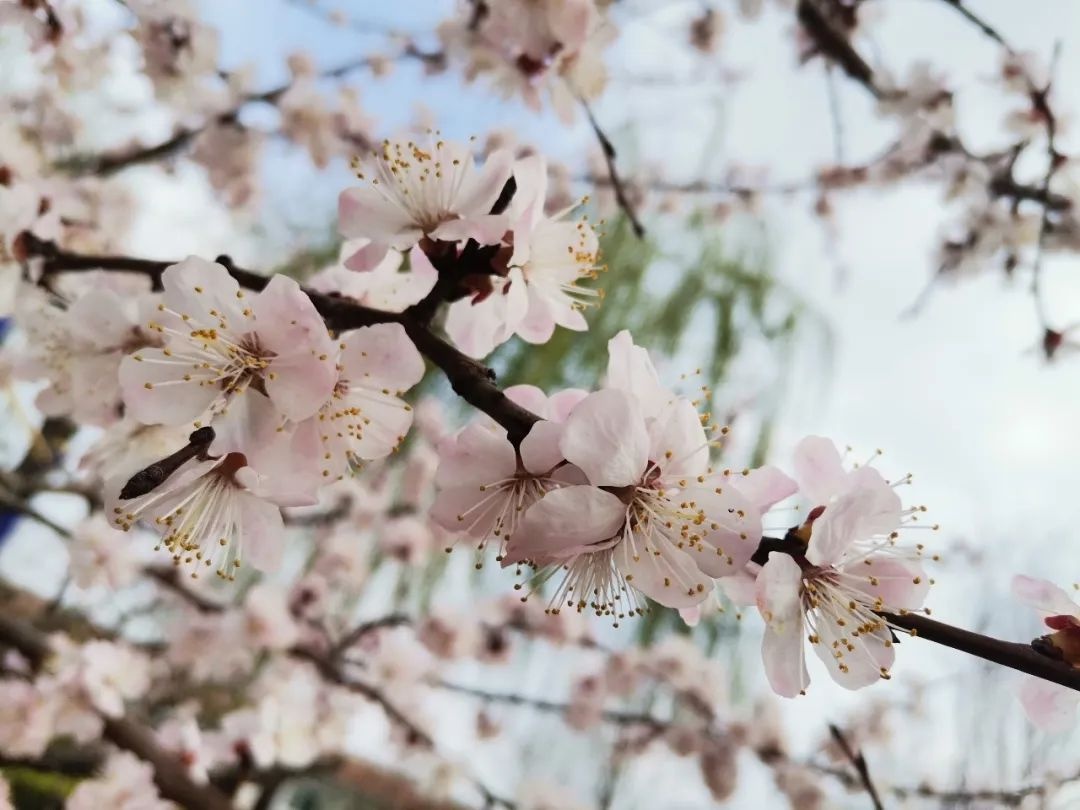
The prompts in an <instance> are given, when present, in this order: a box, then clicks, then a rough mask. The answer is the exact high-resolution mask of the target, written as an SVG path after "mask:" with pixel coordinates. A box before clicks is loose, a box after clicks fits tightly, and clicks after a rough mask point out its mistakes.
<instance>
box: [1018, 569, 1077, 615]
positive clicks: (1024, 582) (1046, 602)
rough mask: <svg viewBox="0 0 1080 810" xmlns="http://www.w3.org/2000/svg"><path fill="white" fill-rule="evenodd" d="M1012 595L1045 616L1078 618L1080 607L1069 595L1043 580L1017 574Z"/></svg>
mask: <svg viewBox="0 0 1080 810" xmlns="http://www.w3.org/2000/svg"><path fill="white" fill-rule="evenodd" d="M1012 594H1013V597H1014V598H1015V599H1017V600H1018V601H1020V602H1023V603H1024V604H1026V605H1030V606H1031V607H1033V608H1035V610H1038V611H1039V612H1041V613H1044V614H1046V615H1047V616H1075V617H1077V618H1080V607H1078V606H1077V604H1076V603H1075V602H1074V601H1073V600H1072V599H1071V598H1070V597H1069V594H1068V593H1067V592H1066V591H1065V590H1063V589H1062V588H1059V587H1058V586H1057V585H1055V584H1054V583H1052V582H1047V581H1046V580H1045V579H1036V578H1035V577H1027V576H1024V575H1023V574H1018V575H1017V576H1015V577H1013V581H1012Z"/></svg>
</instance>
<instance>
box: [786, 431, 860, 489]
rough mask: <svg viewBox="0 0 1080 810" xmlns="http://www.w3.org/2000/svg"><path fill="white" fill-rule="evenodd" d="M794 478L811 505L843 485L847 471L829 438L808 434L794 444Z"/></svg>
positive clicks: (842, 487) (843, 486)
mask: <svg viewBox="0 0 1080 810" xmlns="http://www.w3.org/2000/svg"><path fill="white" fill-rule="evenodd" d="M794 468H795V480H797V481H798V482H799V492H801V493H802V494H803V496H804V497H805V498H806V499H807V500H808V501H809V502H810V503H811V504H813V505H814V506H819V505H821V504H827V503H828V502H829V501H830V500H832V498H834V497H835V496H837V495H839V494H840V493H841V492H843V490H844V489H845V485H846V482H847V475H848V474H847V472H846V471H845V470H844V467H843V464H842V463H841V461H840V453H839V452H837V449H836V445H835V444H833V442H832V440H831V439H826V438H824V437H822V436H807V437H806V438H805V439H803V440H802V441H801V442H799V444H798V446H796V448H795V460H794Z"/></svg>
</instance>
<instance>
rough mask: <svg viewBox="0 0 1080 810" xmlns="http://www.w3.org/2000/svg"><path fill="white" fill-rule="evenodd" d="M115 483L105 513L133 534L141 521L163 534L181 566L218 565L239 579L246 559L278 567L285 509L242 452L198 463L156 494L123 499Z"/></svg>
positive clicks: (225, 573) (186, 467) (163, 541)
mask: <svg viewBox="0 0 1080 810" xmlns="http://www.w3.org/2000/svg"><path fill="white" fill-rule="evenodd" d="M121 483H122V482H119V481H114V482H113V483H112V485H111V486H110V490H111V494H110V495H109V497H108V498H107V499H106V505H105V512H106V515H107V517H108V518H109V520H110V521H111V522H112V524H113V525H114V526H116V527H117V528H118V529H122V530H123V531H130V530H131V528H132V527H133V526H134V525H135V524H136V523H137V522H139V521H140V520H145V521H147V523H148V525H149V526H150V527H151V528H153V529H154V531H156V532H158V533H159V534H160V535H161V542H160V543H159V545H158V548H161V547H162V546H164V547H165V548H166V549H167V550H168V551H169V552H170V553H171V554H172V556H173V560H174V561H175V562H176V563H177V564H180V563H184V564H186V565H192V566H193V571H192V575H193V576H195V575H197V573H198V571H199V569H200V568H201V567H206V568H210V567H213V568H214V570H216V572H217V574H218V576H220V577H223V578H225V579H235V575H236V569H237V568H239V567H240V565H241V561H242V560H250V561H251V563H252V564H254V565H255V567H256V568H258V569H260V570H262V571H272V570H274V569H276V568H277V566H278V564H279V563H280V559H281V552H282V545H283V542H284V525H283V523H282V519H281V511H280V510H279V509H278V507H277V506H276V505H275V504H274V503H271V502H270V501H268V500H264V498H263V497H260V495H259V494H257V493H260V492H264V490H263V489H262V485H261V482H260V476H259V473H257V472H256V471H255V470H253V469H252V468H251V467H249V466H247V459H246V458H245V457H244V456H243V455H241V454H239V453H229V454H228V455H225V456H222V457H220V458H217V459H211V458H208V459H206V460H201V461H200V460H193V461H191V462H188V463H187V464H185V465H184V466H182V467H181V468H180V469H179V470H178V471H177V472H175V473H173V474H172V475H171V476H169V477H168V478H167V479H166V480H165V481H164V482H163V483H162V484H159V485H158V486H157V487H155V488H154V489H153V490H152V491H150V492H149V493H147V494H145V495H140V496H138V497H135V498H131V499H129V500H122V499H121V498H120V494H119V493H120V484H121Z"/></svg>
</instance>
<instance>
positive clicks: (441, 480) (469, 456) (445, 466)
mask: <svg viewBox="0 0 1080 810" xmlns="http://www.w3.org/2000/svg"><path fill="white" fill-rule="evenodd" d="M516 471H517V457H516V456H515V454H514V446H513V445H512V444H510V442H509V441H507V439H506V434H505V433H503V432H501V431H499V430H493V429H492V428H489V427H487V426H486V425H483V424H480V423H473V424H471V425H467V426H466V427H465V428H464V429H462V430H461V432H460V433H458V434H457V435H455V436H448V437H447V438H445V439H444V440H443V441H442V442H441V443H440V444H439V469H438V471H437V472H436V474H435V483H436V484H437V485H438V486H440V487H458V486H468V485H477V486H479V485H481V484H485V485H486V484H490V483H493V482H495V481H499V480H500V479H503V478H507V477H509V476H511V475H513V474H514V473H515V472H516Z"/></svg>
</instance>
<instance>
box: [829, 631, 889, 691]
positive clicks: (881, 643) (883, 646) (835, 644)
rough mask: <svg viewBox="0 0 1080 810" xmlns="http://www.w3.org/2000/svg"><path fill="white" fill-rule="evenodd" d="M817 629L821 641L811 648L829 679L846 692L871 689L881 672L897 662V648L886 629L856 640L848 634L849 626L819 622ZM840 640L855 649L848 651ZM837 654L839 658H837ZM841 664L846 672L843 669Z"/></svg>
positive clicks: (862, 634)
mask: <svg viewBox="0 0 1080 810" xmlns="http://www.w3.org/2000/svg"><path fill="white" fill-rule="evenodd" d="M816 629H817V632H818V636H819V637H820V639H821V640H820V641H819V642H818V643H817V644H812V645H811V646H812V647H813V648H814V652H816V653H817V656H818V658H820V659H821V661H822V663H824V664H825V666H826V668H827V669H828V670H829V675H831V676H832V679H833V680H834V681H836V682H837V683H838V684H840V685H841V686H843V687H844V688H845V689H864V688H865V687H867V686H872V685H873V684H875V683H877V682H878V681H879V680H881V676H882V670H883V669H884V670H889V669H890V668H892V665H893V662H894V661H895V660H896V648H895V646H893V644H892V641H891V633H890V631H889V628H887V627H880V628H878V629H876V630H873V631H872V632H869V633H860V634H859V636H858V637H857V638H856V637H853V636H852V635H851V626H850V625H849V626H847V627H837V626H834V625H832V624H831V623H830V622H828V621H820V622H819V623H818V625H817V627H816ZM841 639H845V640H846V641H847V642H849V643H850V644H851V646H853V647H854V648H855V649H854V650H848V649H847V647H846V646H845V643H844V641H842V640H841ZM838 651H839V652H840V653H841V655H842V657H839V658H838V657H837V655H836V653H837V652H838ZM841 664H843V665H844V666H845V667H846V668H847V669H846V670H842V669H841V668H840V665H841Z"/></svg>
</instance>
